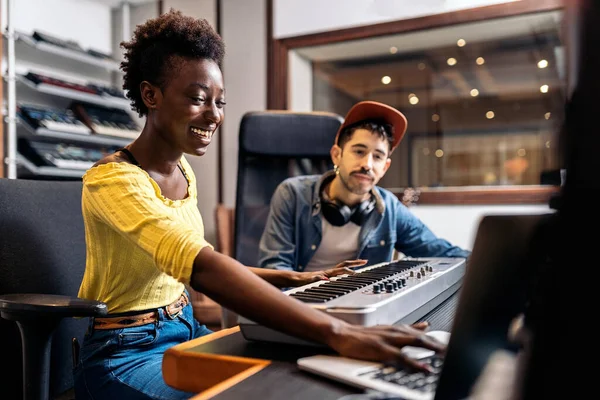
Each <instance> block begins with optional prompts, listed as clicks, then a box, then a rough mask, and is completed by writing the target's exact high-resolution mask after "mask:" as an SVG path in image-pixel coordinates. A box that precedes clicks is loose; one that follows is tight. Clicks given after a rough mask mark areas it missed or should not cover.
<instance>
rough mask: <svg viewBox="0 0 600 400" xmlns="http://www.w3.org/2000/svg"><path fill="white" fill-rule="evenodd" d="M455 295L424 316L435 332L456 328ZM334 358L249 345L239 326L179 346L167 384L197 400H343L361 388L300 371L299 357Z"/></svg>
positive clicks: (168, 357)
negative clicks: (453, 326)
mask: <svg viewBox="0 0 600 400" xmlns="http://www.w3.org/2000/svg"><path fill="white" fill-rule="evenodd" d="M457 301H458V296H457V294H456V293H455V294H454V295H453V296H451V297H450V298H449V299H448V300H446V301H445V302H444V303H442V304H440V305H439V306H438V307H437V308H436V309H435V310H433V311H432V312H431V313H429V314H428V315H426V316H425V317H423V320H427V321H429V322H430V324H431V329H432V330H447V331H449V330H450V329H451V324H452V319H453V317H454V311H455V308H456V304H457ZM327 353H332V352H331V351H330V350H328V349H326V348H315V347H309V346H293V345H284V344H276V343H258V342H248V341H246V340H245V339H244V337H243V336H242V334H241V332H240V331H239V328H238V327H235V328H230V329H225V330H222V331H218V332H215V333H213V334H211V335H207V336H204V337H201V338H198V339H194V340H191V341H189V342H186V343H182V344H180V345H177V346H174V347H172V348H171V349H169V350H167V351H166V352H165V356H164V360H163V375H164V378H165V381H166V382H167V384H169V385H171V386H173V387H175V388H177V389H181V390H185V391H188V392H193V393H198V394H197V395H196V396H194V397H193V398H192V399H193V400H206V399H213V400H240V399H261V400H282V399H284V400H305V399H323V400H337V399H339V398H340V397H342V396H344V395H347V394H352V393H361V392H362V391H361V390H359V389H355V388H352V387H350V386H346V385H343V384H338V383H336V382H333V381H331V380H327V379H325V378H321V377H318V376H315V375H311V374H309V373H306V372H304V371H300V370H299V369H298V367H297V366H296V361H297V360H298V358H301V357H307V356H310V355H315V354H327Z"/></svg>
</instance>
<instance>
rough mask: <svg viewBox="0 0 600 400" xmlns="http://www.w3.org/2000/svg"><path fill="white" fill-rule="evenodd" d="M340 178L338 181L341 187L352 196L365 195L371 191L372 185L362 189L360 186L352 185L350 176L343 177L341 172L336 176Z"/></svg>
mask: <svg viewBox="0 0 600 400" xmlns="http://www.w3.org/2000/svg"><path fill="white" fill-rule="evenodd" d="M338 176H339V177H340V181H341V182H342V185H344V187H345V188H346V189H347V190H348V191H349V192H350V193H353V194H358V195H365V194H367V193H369V192H370V191H371V189H372V185H369V187H364V186H362V185H360V184H352V183H351V182H350V176H351V174H349V175H344V174H343V173H342V172H341V171H340V173H339V175H338Z"/></svg>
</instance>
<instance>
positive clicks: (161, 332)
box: [73, 303, 212, 400]
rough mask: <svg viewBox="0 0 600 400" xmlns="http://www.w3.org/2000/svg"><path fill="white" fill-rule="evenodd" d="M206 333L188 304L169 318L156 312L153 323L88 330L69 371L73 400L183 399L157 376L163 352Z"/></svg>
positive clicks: (188, 395)
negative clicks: (71, 370) (73, 383)
mask: <svg viewBox="0 0 600 400" xmlns="http://www.w3.org/2000/svg"><path fill="white" fill-rule="evenodd" d="M209 333H212V331H211V330H209V329H208V328H206V326H204V325H200V324H199V323H198V322H197V321H196V320H195V319H194V316H193V312H192V305H191V303H190V304H188V305H187V306H185V307H184V308H183V310H182V312H181V313H180V314H179V315H178V316H177V317H175V318H174V319H170V318H169V316H168V315H167V314H166V313H165V312H164V310H163V309H159V317H158V321H157V322H154V323H150V324H146V325H142V326H136V327H132V328H124V329H107V330H99V329H93V320H92V319H90V327H89V329H88V331H87V333H86V334H85V337H84V340H83V343H82V346H81V352H80V361H79V364H78V365H77V367H75V369H74V370H73V374H74V380H75V396H76V398H77V399H78V400H83V399H93V400H101V399H107V400H120V399H127V400H138V399H139V400H141V399H165V400H167V399H168V400H173V399H188V398H190V397H192V396H193V395H194V394H195V393H186V392H182V391H179V390H176V389H174V388H172V387H170V386H168V385H167V384H166V383H165V381H164V379H163V375H162V359H163V353H164V352H165V350H167V349H168V348H169V347H172V346H175V345H177V344H180V343H182V342H185V341H188V340H191V339H195V338H197V337H200V336H204V335H207V334H209Z"/></svg>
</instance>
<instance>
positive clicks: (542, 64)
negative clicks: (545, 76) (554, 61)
mask: <svg viewBox="0 0 600 400" xmlns="http://www.w3.org/2000/svg"><path fill="white" fill-rule="evenodd" d="M547 66H548V61H547V60H540V61H538V68H546V67H547Z"/></svg>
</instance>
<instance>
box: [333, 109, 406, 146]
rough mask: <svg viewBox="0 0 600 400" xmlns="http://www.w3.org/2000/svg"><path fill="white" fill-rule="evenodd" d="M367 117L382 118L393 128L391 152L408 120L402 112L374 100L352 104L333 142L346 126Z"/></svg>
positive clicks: (404, 131) (402, 133)
mask: <svg viewBox="0 0 600 400" xmlns="http://www.w3.org/2000/svg"><path fill="white" fill-rule="evenodd" d="M368 119H379V120H383V121H385V122H386V123H388V124H390V125H391V126H392V127H393V128H394V141H393V143H392V148H391V150H390V154H391V153H392V151H394V149H395V148H396V147H397V146H398V144H399V143H400V140H402V137H403V136H404V134H405V133H406V127H407V126H408V122H407V121H406V117H405V116H404V114H402V113H401V112H400V111H398V110H396V109H395V108H394V107H390V106H388V105H386V104H383V103H378V102H376V101H361V102H359V103H356V104H355V105H354V106H352V108H351V109H350V111H348V114H346V118H345V119H344V123H343V124H342V126H340V129H338V132H337V135H336V136H335V144H337V142H338V138H339V136H340V133H341V132H342V131H343V130H344V129H346V127H348V126H350V125H353V124H355V123H357V122H360V121H363V120H368Z"/></svg>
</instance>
